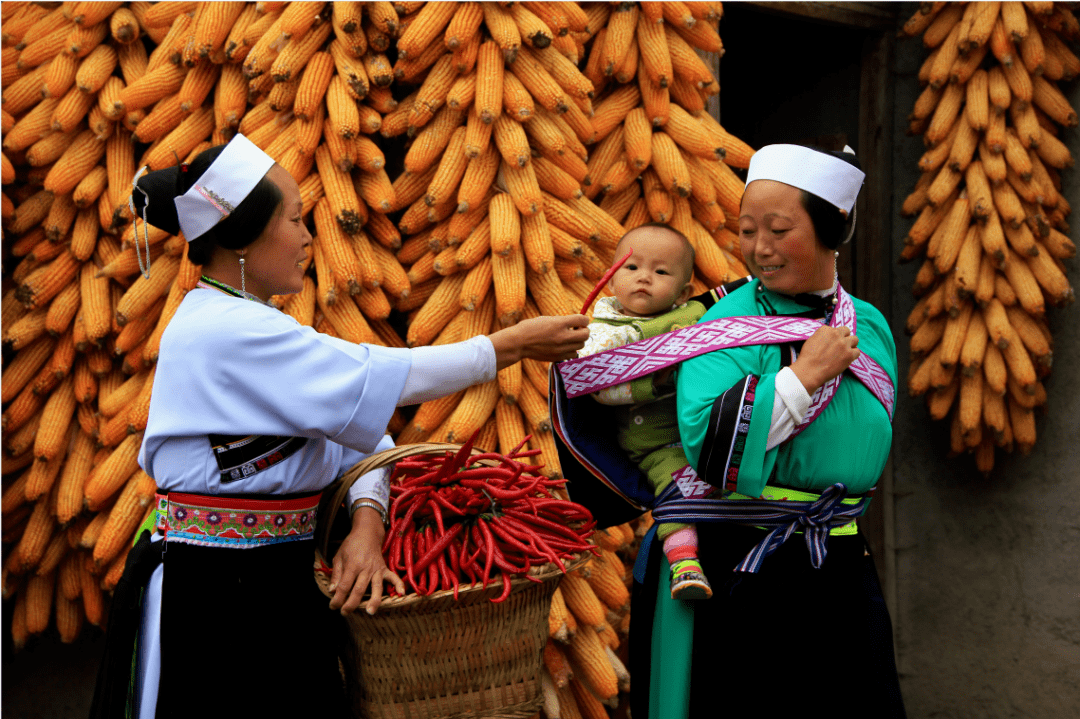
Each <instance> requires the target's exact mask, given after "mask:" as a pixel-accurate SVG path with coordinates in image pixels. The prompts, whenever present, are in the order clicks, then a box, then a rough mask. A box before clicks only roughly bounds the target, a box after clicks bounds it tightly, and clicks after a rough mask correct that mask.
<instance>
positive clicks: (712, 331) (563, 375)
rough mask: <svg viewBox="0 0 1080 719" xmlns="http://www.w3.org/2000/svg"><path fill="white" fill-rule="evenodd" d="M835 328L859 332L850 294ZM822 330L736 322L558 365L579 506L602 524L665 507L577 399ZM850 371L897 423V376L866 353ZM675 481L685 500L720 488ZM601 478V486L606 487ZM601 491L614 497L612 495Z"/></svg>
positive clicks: (567, 461)
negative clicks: (699, 360) (618, 502)
mask: <svg viewBox="0 0 1080 719" xmlns="http://www.w3.org/2000/svg"><path fill="white" fill-rule="evenodd" d="M738 284H739V285H741V284H743V283H742V282H740V283H738ZM732 289H734V287H732ZM727 290H728V287H723V288H717V294H719V295H720V296H721V297H723V296H724V295H726V294H727V293H728V292H727ZM828 323H829V325H830V326H833V327H839V326H841V325H843V326H847V327H849V328H850V329H851V331H852V333H857V332H858V328H857V318H856V313H855V307H854V304H853V303H852V301H851V297H850V296H849V295H848V294H847V293H846V292H845V291H844V290H843V289H842V288H839V287H838V288H837V292H836V304H835V309H834V311H833V313H832V316H831V317H830V318H829V321H828ZM822 324H823V323H822V321H821V320H818V319H808V318H804V317H787V316H772V317H728V318H724V319H716V320H709V321H706V322H701V323H699V324H696V325H693V326H690V327H686V328H683V329H680V330H675V331H673V332H668V333H666V334H663V335H660V336H658V337H653V338H649V339H645V340H640V341H638V342H633V343H631V344H628V345H624V346H622V347H617V348H614V349H610V350H606V351H604V352H600V353H597V354H595V355H590V356H588V357H582V358H579V359H573V360H567V361H565V362H562V363H560V364H559V365H558V366H557V371H556V367H555V366H554V365H553V366H552V372H551V391H550V396H549V400H550V405H551V417H552V425H553V429H554V430H555V434H556V437H557V440H558V445H559V450H560V460H561V463H562V466H563V468H564V471H566V472H567V477H568V478H571V479H579V480H581V481H577V482H572V485H573V489H572V493H573V495H574V497H575V501H578V502H582V503H583V504H585V505H586V506H589V507H590V509H591V510H592V511H593V513H594V515H597V513H598V512H599V515H598V516H597V519H598V521H599V522H600V524H601V525H602V526H608V524H618V523H621V522H624V521H627V519H629V518H632V517H633V516H636V514H640V513H641V512H644V511H646V510H647V509H650V508H655V506H656V502H657V498H656V497H655V496H653V494H652V491H651V488H650V487H648V485H647V484H646V483H645V482H644V481H643V478H642V477H641V476H640V473H639V472H638V471H637V470H636V467H632V466H628V463H626V462H625V460H624V458H621V457H620V456H619V455H620V453H619V452H618V451H617V448H616V451H614V452H613V451H612V448H611V442H610V441H609V440H607V439H605V438H603V437H599V436H596V435H595V432H596V428H597V427H598V424H597V418H596V417H595V416H593V409H592V408H591V405H592V404H594V403H591V402H587V401H585V400H579V399H577V398H582V397H584V395H588V394H591V393H593V392H596V391H598V390H601V389H604V388H605V387H610V386H612V385H616V384H620V383H623V382H628V381H630V380H633V379H635V378H638V377H642V376H644V375H648V374H651V373H653V372H656V371H658V370H661V369H663V368H665V367H669V366H671V365H674V364H678V363H680V362H682V361H684V360H687V359H690V358H692V357H696V356H698V355H701V354H705V353H706V352H712V351H714V350H720V349H729V348H732V347H743V346H748V345H760V344H787V343H793V342H802V341H805V340H807V339H809V338H810V336H811V335H812V334H813V333H814V332H815V331H816V330H817V329H818V328H819V327H821V326H822ZM848 370H849V371H850V372H851V374H853V375H854V376H855V377H856V378H857V379H858V380H859V381H860V382H862V383H863V384H864V385H865V386H866V387H867V388H868V389H869V390H870V391H871V393H873V394H874V396H875V397H876V398H877V399H878V400H879V401H880V402H881V404H882V405H883V406H884V408H885V410H886V411H887V412H888V415H889V418H890V419H891V418H892V416H893V410H894V404H895V389H894V387H893V383H892V379H891V378H890V377H889V374H888V373H887V372H886V371H885V370H884V369H883V368H882V367H881V366H880V365H879V364H878V363H877V362H876V361H875V360H874V359H873V358H871V357H869V356H868V355H866V354H861V355H860V356H859V358H858V359H857V360H856V361H855V362H853V363H852V364H851V366H850V367H849V368H848ZM846 374H847V372H844V373H842V374H840V375H839V376H837V377H835V378H833V379H832V380H830V381H829V382H827V383H826V384H825V385H823V386H822V387H821V388H820V389H818V390H817V391H816V392H815V393H814V395H813V396H812V397H811V403H810V408H809V410H808V411H807V413H806V415H805V417H804V418H803V421H802V422H801V423H800V424H799V425H798V426H797V427H796V429H795V431H794V432H793V433H792V435H791V437H794V436H796V435H797V434H799V433H800V432H801V431H803V430H804V429H806V427H808V426H809V425H810V423H811V422H813V421H814V420H815V419H816V418H817V417H818V416H819V415H820V414H821V413H822V411H824V409H825V408H826V407H827V406H828V404H829V402H831V401H832V399H833V398H834V397H835V396H836V392H837V389H838V388H839V386H840V383H841V381H843V378H844V376H845V375H846ZM583 402H584V403H583ZM578 467H580V468H581V469H578ZM581 470H584V471H581ZM575 475H576V476H575ZM673 477H674V479H675V481H674V482H673V483H672V484H673V486H672V489H673V490H674V489H675V486H674V485H677V487H678V490H681V491H679V493H680V494H681V498H680V499H686V500H692V501H697V500H699V499H704V498H705V497H706V496H707V495H709V494H711V493H712V491H713V490H714V488H715V487H714V486H713V484H707V483H706V482H704V481H703V480H702V479H701V478H699V477H698V476H697V474H696V473H695V472H694V470H693V468H691V467H685V468H683V469H682V470H680V471H678V472H676V473H675V474H674V475H673ZM717 479H720V478H710V480H711V481H712V482H716V480H717ZM594 480H599V485H598V484H597V483H596V482H595V481H594ZM721 481H722V479H721ZM601 485H602V487H606V489H607V490H610V491H608V492H606V491H605V490H604V489H602V487H601ZM610 492H614V493H615V494H616V495H618V496H619V497H621V498H622V499H624V500H625V501H626V503H628V505H629V506H626V505H623V506H621V507H618V506H616V507H613V506H612V503H611V501H610V499H611V494H610ZM705 501H714V500H712V499H710V500H705ZM654 515H655V512H654ZM604 516H610V520H609V521H605V519H604Z"/></svg>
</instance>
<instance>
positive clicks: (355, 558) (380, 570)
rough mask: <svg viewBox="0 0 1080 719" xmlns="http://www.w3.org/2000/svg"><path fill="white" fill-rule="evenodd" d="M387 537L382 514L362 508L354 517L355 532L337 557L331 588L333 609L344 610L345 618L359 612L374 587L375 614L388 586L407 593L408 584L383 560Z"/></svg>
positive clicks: (372, 603)
mask: <svg viewBox="0 0 1080 719" xmlns="http://www.w3.org/2000/svg"><path fill="white" fill-rule="evenodd" d="M385 535H386V529H385V528H384V527H383V524H382V518H381V517H379V513H378V512H376V511H375V510H373V509H371V508H369V507H360V508H359V509H357V510H356V512H354V513H353V517H352V531H350V532H349V535H348V536H347V537H345V541H344V542H342V543H341V547H340V548H339V549H338V551H337V554H335V555H334V564H333V573H332V574H331V575H330V587H329V590H330V592H331V594H332V595H333V596H332V597H331V599H330V608H331V609H340V610H341V613H342V614H349V613H351V612H353V611H355V610H356V608H357V607H358V606H360V602H361V601H363V599H364V594H365V593H367V590H368V587H369V586H370V587H371V598H370V599H369V600H368V603H367V612H368V614H374V613H375V612H376V610H378V608H379V604H380V603H381V602H382V597H383V583H384V582H390V583H391V584H393V585H394V587H395V588H396V589H397V591H398V594H404V593H405V583H404V582H402V581H401V577H399V576H398V575H396V574H394V573H393V572H391V571H390V570H389V569H388V568H387V566H386V561H385V560H384V559H383V556H382V543H383V538H384V537H385Z"/></svg>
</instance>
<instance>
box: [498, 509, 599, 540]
mask: <svg viewBox="0 0 1080 719" xmlns="http://www.w3.org/2000/svg"><path fill="white" fill-rule="evenodd" d="M504 514H505V515H506V516H508V517H513V518H515V519H519V520H521V521H522V522H523V523H524V524H525V525H526V526H531V527H542V528H544V529H547V530H549V531H551V532H554V533H555V534H559V535H562V536H564V537H566V538H568V539H574V540H578V539H581V537H580V535H578V534H577V533H576V532H574V530H572V529H570V528H569V527H567V526H566V525H564V524H559V523H558V522H553V521H551V520H550V519H545V518H544V517H538V516H536V515H533V514H528V513H525V512H517V511H515V510H512V509H507V510H505V511H504Z"/></svg>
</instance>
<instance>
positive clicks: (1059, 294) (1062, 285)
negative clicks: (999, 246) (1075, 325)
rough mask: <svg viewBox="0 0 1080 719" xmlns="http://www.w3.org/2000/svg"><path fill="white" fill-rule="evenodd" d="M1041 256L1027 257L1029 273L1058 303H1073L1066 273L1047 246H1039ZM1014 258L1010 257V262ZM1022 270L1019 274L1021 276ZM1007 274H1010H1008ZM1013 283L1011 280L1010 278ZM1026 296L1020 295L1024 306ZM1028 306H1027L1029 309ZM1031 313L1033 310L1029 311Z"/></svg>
mask: <svg viewBox="0 0 1080 719" xmlns="http://www.w3.org/2000/svg"><path fill="white" fill-rule="evenodd" d="M1038 247H1039V254H1037V255H1035V256H1034V257H1026V258H1024V260H1026V264H1027V268H1028V272H1029V273H1030V274H1031V275H1032V276H1033V277H1034V279H1035V280H1036V281H1037V282H1038V284H1039V286H1040V287H1042V288H1043V289H1044V290H1046V293H1047V294H1048V295H1049V296H1050V297H1051V298H1052V299H1053V300H1054V301H1055V302H1057V303H1059V304H1064V303H1067V302H1071V301H1072V299H1073V289H1072V287H1071V286H1070V284H1069V280H1068V278H1067V277H1066V276H1065V273H1064V272H1062V270H1061V267H1059V265H1058V264H1057V263H1056V262H1055V261H1054V258H1053V256H1052V255H1051V254H1050V252H1049V251H1048V250H1047V249H1046V247H1045V246H1041V245H1038ZM1014 256H1015V255H1014ZM1011 260H1012V258H1011V257H1010V261H1011ZM1006 270H1008V263H1007V264H1006ZM1022 272H1023V271H1022V270H1020V272H1018V273H1017V274H1021V273H1022ZM1006 274H1008V273H1007V272H1006ZM1010 281H1011V278H1010ZM1027 296H1028V297H1029V304H1030V305H1032V306H1037V303H1035V302H1034V298H1033V297H1030V294H1028V295H1027ZM1024 297H1025V295H1020V300H1021V304H1024ZM1027 307H1028V305H1025V309H1027ZM1028 311H1029V312H1031V310H1028ZM1032 314H1039V313H1038V312H1032Z"/></svg>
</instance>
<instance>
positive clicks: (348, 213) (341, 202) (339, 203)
mask: <svg viewBox="0 0 1080 719" xmlns="http://www.w3.org/2000/svg"><path fill="white" fill-rule="evenodd" d="M315 162H316V164H317V165H318V168H319V178H320V179H321V180H322V183H323V190H324V191H325V193H326V197H325V199H326V201H327V202H328V204H329V205H330V207H331V208H332V209H333V210H334V217H335V219H336V220H337V222H338V225H340V227H341V229H342V230H344V231H345V232H346V233H347V234H350V235H351V234H355V233H356V232H358V231H359V229H360V227H361V225H363V223H364V222H365V221H366V219H367V217H366V215H367V213H366V212H364V211H363V206H362V205H361V204H360V200H359V198H358V197H357V196H356V189H355V188H354V187H353V184H352V182H351V181H350V178H349V176H348V174H347V173H344V172H342V171H341V170H340V169H339V168H338V166H337V165H336V164H335V163H334V162H333V160H332V158H331V156H330V150H329V148H328V147H327V146H326V145H325V144H324V145H320V146H319V148H318V150H316V152H315Z"/></svg>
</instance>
